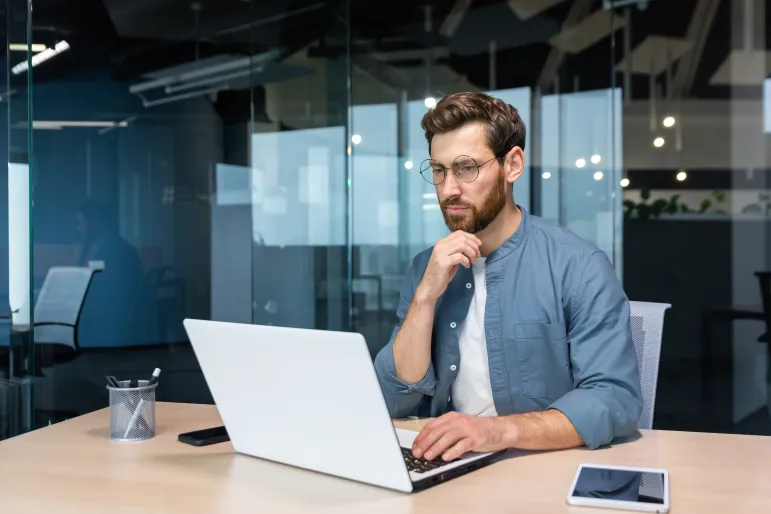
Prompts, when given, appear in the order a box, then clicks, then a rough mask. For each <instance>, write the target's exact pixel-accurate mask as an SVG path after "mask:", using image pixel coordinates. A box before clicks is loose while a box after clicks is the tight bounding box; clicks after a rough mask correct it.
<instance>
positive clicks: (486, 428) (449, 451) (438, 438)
mask: <svg viewBox="0 0 771 514" xmlns="http://www.w3.org/2000/svg"><path fill="white" fill-rule="evenodd" d="M511 428H512V427H511V426H509V425H508V424H507V423H506V421H505V420H504V419H502V418H480V417H476V416H468V415H466V414H460V413H458V412H448V413H447V414H445V415H443V416H441V417H439V418H436V419H434V420H432V421H429V422H428V423H426V425H425V426H424V427H423V430H421V431H420V433H419V434H418V436H417V437H416V438H415V442H414V443H413V445H412V454H413V455H414V456H415V457H416V458H420V457H423V458H424V459H426V460H432V459H434V458H436V457H439V456H440V455H441V456H442V458H443V459H444V460H445V461H450V460H453V459H455V458H457V457H460V456H461V455H463V454H464V453H466V452H469V451H474V452H493V451H497V450H501V449H504V448H508V447H509V446H510V444H509V442H508V440H509V439H510V437H509V431H510V430H511Z"/></svg>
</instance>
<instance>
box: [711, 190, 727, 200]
mask: <svg viewBox="0 0 771 514" xmlns="http://www.w3.org/2000/svg"><path fill="white" fill-rule="evenodd" d="M712 198H714V199H715V200H717V201H718V202H725V191H720V190H717V189H716V190H715V191H712Z"/></svg>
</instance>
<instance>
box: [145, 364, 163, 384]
mask: <svg viewBox="0 0 771 514" xmlns="http://www.w3.org/2000/svg"><path fill="white" fill-rule="evenodd" d="M159 376H161V368H155V370H153V376H151V377H150V381H149V382H148V383H147V385H149V386H151V385H153V384H155V383H156V382H157V381H158V377H159Z"/></svg>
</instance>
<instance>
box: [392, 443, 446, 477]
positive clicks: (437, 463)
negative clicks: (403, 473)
mask: <svg viewBox="0 0 771 514" xmlns="http://www.w3.org/2000/svg"><path fill="white" fill-rule="evenodd" d="M402 455H403V456H404V463H405V464H406V465H407V469H408V470H410V471H414V472H415V473H425V472H427V471H433V470H435V469H437V468H441V467H442V466H446V465H447V464H452V463H453V462H456V461H458V460H460V459H455V460H451V461H444V460H442V459H441V458H437V459H434V460H426V459H423V458H420V459H416V458H415V457H414V456H413V455H412V450H409V449H407V448H402Z"/></svg>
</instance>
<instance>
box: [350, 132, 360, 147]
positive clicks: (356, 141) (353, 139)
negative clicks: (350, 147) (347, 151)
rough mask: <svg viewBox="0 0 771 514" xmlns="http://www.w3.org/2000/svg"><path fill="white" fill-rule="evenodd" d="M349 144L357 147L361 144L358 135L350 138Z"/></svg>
mask: <svg viewBox="0 0 771 514" xmlns="http://www.w3.org/2000/svg"><path fill="white" fill-rule="evenodd" d="M351 143H353V144H355V145H358V144H359V143H361V136H360V135H359V134H354V135H352V136H351Z"/></svg>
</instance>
